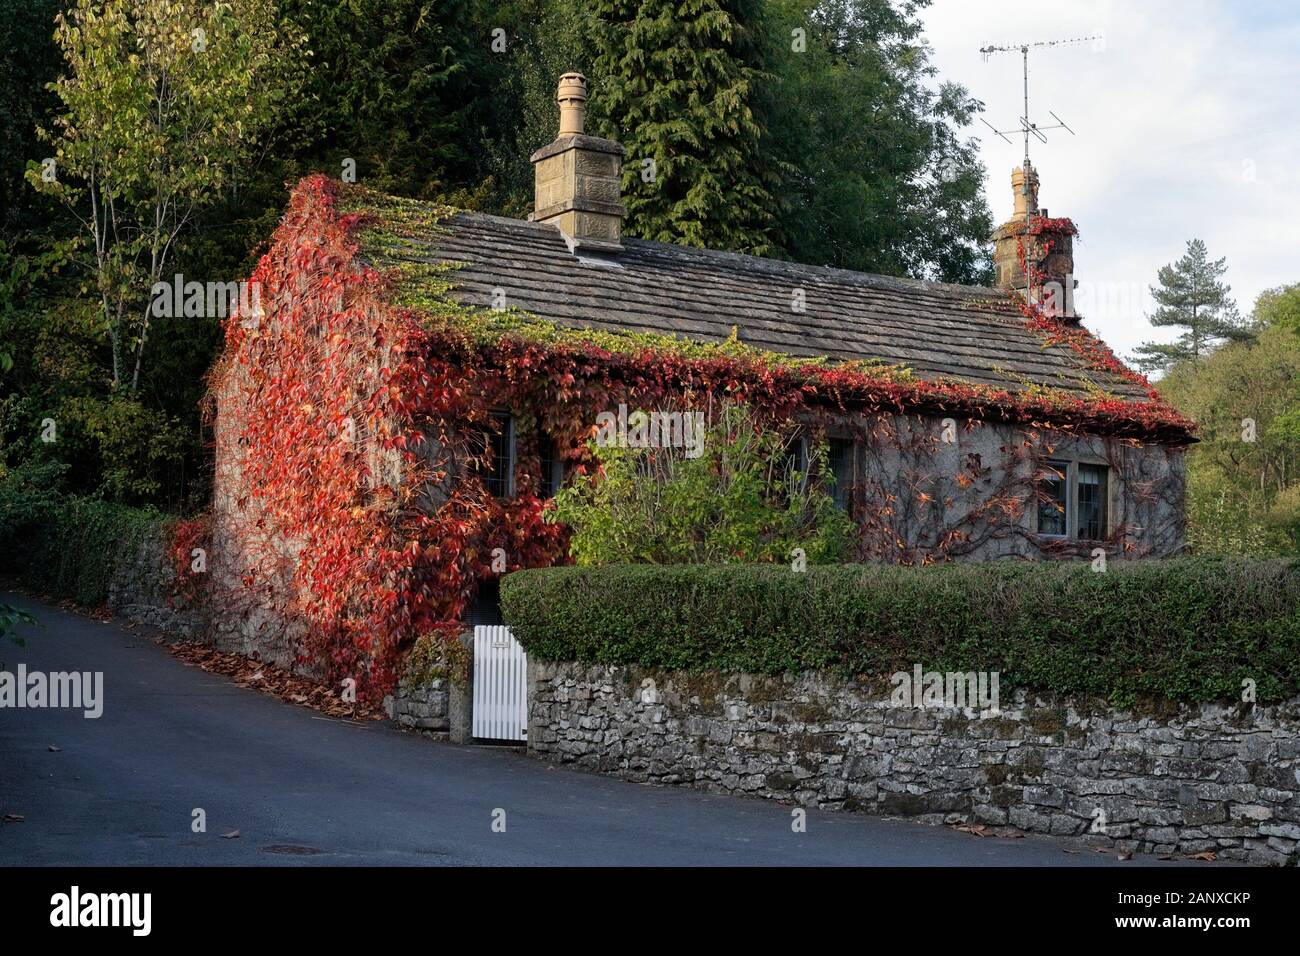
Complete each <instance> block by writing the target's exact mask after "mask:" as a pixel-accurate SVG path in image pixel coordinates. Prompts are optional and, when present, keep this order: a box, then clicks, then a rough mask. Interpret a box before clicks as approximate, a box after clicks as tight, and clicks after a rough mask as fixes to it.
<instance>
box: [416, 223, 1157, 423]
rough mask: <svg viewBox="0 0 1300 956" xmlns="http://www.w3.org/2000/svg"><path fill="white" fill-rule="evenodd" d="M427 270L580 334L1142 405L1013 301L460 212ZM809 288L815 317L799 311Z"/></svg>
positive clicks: (970, 289)
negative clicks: (577, 245)
mask: <svg viewBox="0 0 1300 956" xmlns="http://www.w3.org/2000/svg"><path fill="white" fill-rule="evenodd" d="M429 242H430V250H429V254H430V258H431V259H434V260H438V261H451V262H456V263H459V264H460V268H458V269H457V270H456V271H455V272H454V274H453V275H454V281H455V284H456V287H455V290H454V293H453V294H454V296H455V297H456V298H457V299H458V300H459V301H461V302H462V303H464V304H467V305H474V306H483V307H486V306H489V305H491V304H492V298H493V290H495V289H503V290H505V293H506V296H507V303H508V304H509V305H510V306H513V307H517V308H520V309H522V310H524V311H526V312H530V313H532V314H534V315H537V316H539V317H542V318H545V319H549V320H552V321H555V322H557V323H560V324H562V325H566V326H570V327H574V328H589V329H604V330H611V331H613V330H620V329H622V330H629V331H636V332H660V333H662V332H672V333H676V334H678V335H679V336H682V337H685V338H691V339H697V340H702V341H721V340H723V339H725V338H726V337H727V336H728V335H729V334H730V333H731V330H732V327H733V326H735V327H736V328H737V331H738V334H739V337H740V340H741V341H742V342H746V343H748V344H749V345H753V346H756V347H759V348H762V349H768V350H771V351H775V352H783V353H787V354H790V355H800V356H815V355H824V356H828V357H829V358H831V359H832V360H834V359H840V360H843V359H879V360H883V361H885V362H888V363H890V364H899V365H905V366H907V367H909V368H911V369H912V370H913V371H914V372H915V373H916V374H917V375H919V376H920V377H922V378H925V379H941V378H946V379H957V380H962V381H967V382H974V383H979V384H984V385H992V386H997V387H1003V388H1007V389H1009V390H1012V391H1021V390H1023V389H1024V388H1025V387H1027V386H1030V385H1041V386H1049V387H1053V388H1058V389H1064V390H1067V391H1070V392H1074V393H1079V394H1082V393H1085V392H1086V393H1089V394H1091V395H1094V396H1095V395H1096V394H1097V390H1098V389H1101V390H1102V391H1104V392H1106V393H1108V394H1110V395H1112V396H1114V397H1117V398H1125V399H1128V400H1132V401H1146V395H1145V393H1144V392H1143V390H1142V389H1140V388H1139V387H1137V386H1136V385H1135V384H1134V383H1132V382H1129V381H1127V380H1125V379H1122V378H1120V377H1118V376H1115V375H1112V374H1110V373H1105V372H1098V371H1093V370H1088V369H1086V368H1085V367H1084V365H1083V363H1082V362H1081V360H1080V358H1079V356H1078V355H1077V354H1076V353H1075V351H1074V350H1073V349H1071V348H1070V347H1069V346H1068V345H1053V346H1050V347H1049V346H1045V345H1044V343H1043V339H1042V337H1041V336H1039V335H1037V334H1035V333H1034V332H1032V331H1031V330H1030V329H1028V328H1027V327H1026V325H1025V322H1024V319H1023V317H1022V316H1021V314H1020V312H1019V310H1018V309H1017V308H1016V307H1015V305H1014V303H1013V302H1012V301H1011V300H1010V299H1009V298H1008V296H1007V294H1006V293H1005V292H1003V291H1001V290H998V289H992V288H985V287H980V286H962V285H949V284H944V283H938V282H920V281H916V280H911V279H897V278H890V277H886V276H878V275H870V274H866V273H860V272H850V271H847V270H844V269H832V268H827V267H821V266H810V265H801V264H797V263H791V262H782V261H778V260H773V259H762V258H758V257H755V256H746V255H737V254H734V253H726V252H713V251H709V250H703V249H693V248H689V247H685V246H675V245H669V244H667V243H662V242H649V241H645V240H640V239H624V240H623V246H624V250H623V252H622V253H621V254H620V255H618V256H616V257H612V258H603V257H602V258H600V259H597V258H596V257H594V256H592V257H587V256H582V257H579V256H575V255H574V254H573V253H571V252H570V250H569V246H568V244H567V243H566V242H565V240H564V237H563V236H562V234H561V233H560V232H559V230H557V229H555V228H554V227H553V226H550V225H547V224H544V223H531V222H525V221H522V220H518V219H507V218H503V217H500V216H489V215H484V214H481V213H459V214H457V215H456V216H454V217H452V218H450V219H448V220H447V221H445V222H443V223H441V224H440V226H439V230H438V234H437V235H436V236H431V237H430V240H429ZM796 288H802V289H803V290H804V295H805V298H806V311H805V312H802V313H799V312H794V311H793V310H792V309H791V302H792V295H793V293H794V290H795V289H796Z"/></svg>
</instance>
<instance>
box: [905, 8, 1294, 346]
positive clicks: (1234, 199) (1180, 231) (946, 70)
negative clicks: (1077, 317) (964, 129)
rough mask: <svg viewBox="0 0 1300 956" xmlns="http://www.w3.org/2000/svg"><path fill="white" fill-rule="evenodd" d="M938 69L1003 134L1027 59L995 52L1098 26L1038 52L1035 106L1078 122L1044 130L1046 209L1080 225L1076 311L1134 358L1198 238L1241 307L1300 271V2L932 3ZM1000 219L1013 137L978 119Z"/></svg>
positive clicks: (1006, 209)
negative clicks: (1222, 262) (1175, 268)
mask: <svg viewBox="0 0 1300 956" xmlns="http://www.w3.org/2000/svg"><path fill="white" fill-rule="evenodd" d="M922 20H923V22H924V23H925V27H926V34H927V37H928V41H929V43H930V46H931V48H932V51H933V62H934V65H935V66H936V67H937V68H938V70H939V78H940V79H942V80H951V81H954V82H957V83H960V84H961V85H962V86H964V87H966V89H968V90H969V91H970V93H971V94H972V95H973V96H974V97H975V98H976V99H979V100H981V101H983V103H984V104H985V106H986V110H985V113H984V114H983V115H984V118H986V119H987V120H988V121H989V122H990V123H992V124H993V125H994V126H996V127H997V128H998V129H1009V128H1013V127H1017V126H1018V125H1019V119H1018V118H1019V116H1020V115H1021V113H1022V111H1023V99H1022V97H1023V91H1022V81H1021V62H1022V61H1021V56H1020V53H1019V52H1018V51H1017V52H1014V53H1000V54H995V55H993V56H992V57H990V58H989V59H988V61H987V62H986V61H985V58H984V56H983V55H982V54H981V53H980V52H979V50H980V47H982V46H986V45H990V44H992V45H1011V44H1019V43H1022V42H1026V41H1036V40H1056V39H1062V38H1071V37H1085V36H1091V35H1093V34H1100V35H1101V37H1102V39H1101V40H1097V41H1088V42H1084V43H1077V44H1071V45H1066V46H1058V47H1051V48H1040V49H1038V50H1031V51H1030V54H1029V108H1030V116H1031V119H1033V120H1034V121H1035V122H1038V123H1040V124H1048V123H1052V122H1053V120H1052V118H1051V116H1050V114H1049V113H1048V112H1047V110H1053V111H1055V112H1056V113H1057V114H1058V115H1059V116H1060V117H1061V118H1062V119H1063V120H1065V122H1066V123H1068V124H1069V125H1070V127H1071V128H1072V129H1073V130H1074V132H1075V134H1076V135H1074V136H1071V135H1070V134H1069V133H1067V132H1065V131H1064V130H1056V131H1052V132H1049V133H1048V134H1047V136H1048V140H1049V141H1048V143H1047V144H1046V145H1043V144H1041V143H1038V142H1037V141H1031V146H1030V158H1031V159H1032V160H1033V163H1034V166H1035V167H1036V168H1037V169H1038V172H1039V176H1040V178H1041V187H1040V190H1039V204H1040V205H1041V206H1043V207H1045V208H1046V209H1047V210H1048V212H1049V213H1050V214H1051V215H1052V216H1069V217H1070V218H1071V219H1073V220H1074V221H1075V223H1076V225H1078V227H1079V230H1080V235H1079V236H1078V237H1077V238H1076V239H1075V246H1074V263H1075V270H1074V271H1075V278H1076V279H1078V280H1079V284H1080V288H1079V292H1078V293H1077V302H1076V304H1077V307H1078V311H1079V312H1080V314H1081V315H1082V316H1083V319H1084V324H1085V325H1086V326H1087V327H1088V328H1089V329H1090V330H1092V331H1093V332H1094V333H1096V334H1098V335H1100V336H1101V337H1102V338H1103V339H1105V340H1106V342H1107V343H1108V344H1109V345H1110V346H1111V347H1112V348H1113V349H1115V350H1116V351H1117V352H1118V353H1119V354H1120V355H1121V356H1127V355H1128V354H1129V353H1130V352H1131V350H1132V349H1133V348H1134V347H1135V346H1136V345H1138V344H1140V343H1141V342H1143V341H1162V342H1167V341H1171V340H1172V339H1173V338H1175V337H1176V335H1177V331H1176V330H1174V329H1168V328H1165V329H1154V328H1152V327H1151V326H1150V325H1149V324H1148V322H1147V321H1146V316H1147V315H1148V314H1150V312H1151V311H1152V310H1153V308H1154V303H1153V302H1152V301H1151V299H1150V295H1149V291H1148V287H1149V286H1150V285H1152V284H1154V283H1155V281H1156V273H1157V271H1158V270H1159V268H1160V267H1161V266H1162V265H1165V264H1168V263H1171V262H1173V261H1174V260H1176V259H1177V258H1178V257H1179V256H1181V255H1182V254H1183V252H1184V250H1185V247H1186V244H1187V241H1188V240H1189V239H1192V238H1200V239H1203V240H1204V241H1205V243H1206V244H1207V246H1208V248H1209V253H1210V256H1211V257H1212V258H1216V259H1217V258H1219V257H1226V258H1227V265H1228V273H1227V277H1226V281H1227V282H1228V283H1229V284H1230V285H1231V286H1232V293H1233V296H1234V298H1235V299H1236V300H1237V303H1238V306H1239V308H1240V310H1241V312H1242V314H1243V315H1245V314H1248V313H1249V311H1250V308H1251V306H1252V305H1253V303H1254V300H1255V297H1256V296H1257V295H1258V294H1259V293H1260V292H1262V291H1264V290H1265V289H1269V288H1272V287H1275V286H1278V285H1282V284H1290V283H1294V282H1300V0H1238V2H1232V0H1060V2H1057V3H1054V4H1048V3H1043V2H1042V0H1032V2H1029V0H934V2H933V5H932V6H931V7H930V8H929V9H927V10H925V11H924V12H923V14H922ZM970 132H972V133H974V135H976V136H977V138H978V139H979V141H980V151H981V158H982V160H983V162H984V166H985V168H986V171H987V175H986V181H985V194H986V196H987V198H988V201H989V205H990V207H991V208H992V210H993V217H994V220H995V221H996V222H998V223H1001V222H1004V221H1005V220H1006V219H1008V218H1009V217H1010V215H1011V209H1012V193H1011V169H1012V168H1013V167H1014V166H1017V165H1019V164H1020V161H1021V158H1022V156H1023V154H1024V142H1023V140H1022V139H1021V138H1020V137H1017V136H1012V137H1011V139H1012V140H1013V144H1014V145H1008V144H1007V143H1005V142H1003V141H1002V140H1001V139H999V138H998V137H997V136H995V135H994V134H993V133H992V132H991V131H990V130H989V129H988V128H987V127H986V126H984V124H983V123H980V122H979V121H978V120H977V121H976V123H975V126H974V127H972V128H971V130H970Z"/></svg>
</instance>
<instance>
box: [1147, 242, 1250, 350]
mask: <svg viewBox="0 0 1300 956" xmlns="http://www.w3.org/2000/svg"><path fill="white" fill-rule="evenodd" d="M1227 271H1228V267H1227V265H1226V264H1225V260H1224V259H1216V260H1214V261H1211V260H1210V258H1209V255H1208V254H1207V252H1206V248H1205V243H1204V242H1202V241H1201V240H1200V239H1192V240H1190V241H1189V242H1188V243H1187V252H1186V253H1185V254H1184V255H1183V257H1182V258H1181V259H1179V260H1178V261H1177V262H1175V263H1174V264H1173V265H1167V266H1163V267H1161V269H1160V272H1159V274H1158V276H1157V277H1158V279H1159V281H1160V286H1159V287H1158V288H1157V287H1155V286H1152V287H1151V295H1152V296H1153V297H1154V298H1155V300H1156V305H1157V307H1158V308H1157V309H1156V311H1155V314H1154V315H1151V316H1148V321H1150V323H1151V324H1152V325H1155V326H1176V327H1178V328H1183V329H1186V330H1187V331H1185V332H1184V333H1183V334H1182V335H1180V336H1179V337H1178V339H1177V340H1176V341H1174V342H1171V343H1168V344H1166V343H1162V342H1144V343H1143V344H1142V345H1140V346H1138V347H1137V349H1135V350H1134V356H1135V360H1136V362H1137V365H1138V367H1139V368H1141V369H1142V370H1143V371H1144V372H1152V371H1161V372H1164V371H1168V370H1169V369H1170V368H1171V367H1172V366H1174V365H1176V364H1178V363H1179V362H1186V361H1193V362H1195V361H1198V360H1200V359H1202V358H1204V357H1205V356H1206V355H1207V354H1208V353H1209V352H1211V351H1212V350H1213V349H1214V347H1215V346H1216V345H1218V344H1219V343H1221V342H1222V341H1223V340H1225V339H1226V340H1230V341H1244V340H1246V339H1249V338H1251V337H1252V336H1253V332H1252V331H1251V329H1250V327H1249V326H1247V325H1246V324H1245V323H1243V322H1242V320H1241V316H1240V315H1239V314H1238V312H1237V306H1236V303H1235V302H1233V300H1232V298H1231V296H1230V294H1229V293H1231V291H1232V287H1231V286H1229V285H1227V284H1226V283H1224V282H1222V281H1221V280H1222V278H1223V276H1224V274H1225V273H1226V272H1227Z"/></svg>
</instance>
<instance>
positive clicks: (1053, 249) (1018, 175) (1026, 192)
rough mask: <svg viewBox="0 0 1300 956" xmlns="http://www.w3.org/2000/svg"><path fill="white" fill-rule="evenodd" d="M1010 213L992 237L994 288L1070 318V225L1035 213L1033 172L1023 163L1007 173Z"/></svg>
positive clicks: (1035, 175)
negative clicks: (1012, 203) (1011, 203)
mask: <svg viewBox="0 0 1300 956" xmlns="http://www.w3.org/2000/svg"><path fill="white" fill-rule="evenodd" d="M1011 187H1012V191H1013V192H1014V193H1015V203H1016V205H1015V214H1014V215H1013V216H1012V217H1011V219H1010V220H1008V221H1007V222H1005V223H1003V224H1002V225H1001V226H999V227H998V229H997V231H996V232H994V233H993V266H994V269H995V271H996V273H997V284H998V286H1000V287H1001V288H1004V289H1015V290H1017V291H1019V292H1021V293H1025V292H1026V291H1027V292H1028V297H1029V300H1030V301H1031V302H1036V303H1039V304H1041V305H1042V306H1043V308H1044V310H1045V311H1046V312H1047V313H1048V314H1049V315H1055V316H1057V317H1060V318H1067V319H1073V318H1076V316H1075V315H1074V306H1073V302H1074V286H1075V284H1076V283H1075V279H1074V235H1075V228H1074V223H1072V222H1070V221H1069V220H1068V219H1059V220H1058V219H1049V218H1048V217H1047V210H1046V209H1039V208H1038V170H1036V169H1034V167H1033V166H1032V165H1030V164H1029V163H1028V162H1026V163H1025V165H1024V167H1023V168H1020V167H1017V168H1016V169H1015V170H1014V171H1013V172H1012V173H1011Z"/></svg>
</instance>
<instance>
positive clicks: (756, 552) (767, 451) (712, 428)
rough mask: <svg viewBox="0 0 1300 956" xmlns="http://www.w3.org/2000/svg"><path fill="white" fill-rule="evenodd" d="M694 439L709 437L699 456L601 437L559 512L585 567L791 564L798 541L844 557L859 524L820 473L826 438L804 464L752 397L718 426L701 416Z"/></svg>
mask: <svg viewBox="0 0 1300 956" xmlns="http://www.w3.org/2000/svg"><path fill="white" fill-rule="evenodd" d="M686 414H687V415H688V416H689V415H690V414H691V413H690V412H687V413H686ZM647 415H648V413H647V412H645V411H644V410H633V412H632V415H630V416H629V428H630V429H635V428H636V427H637V426H636V423H635V421H633V419H637V418H640V419H641V425H640V427H641V428H645V427H646V423H647V422H648V421H650V419H648V418H647V417H646V416H647ZM611 417H612V413H611ZM650 433H651V434H654V430H653V429H651V432H650ZM660 434H661V435H662V433H660ZM683 434H685V433H684V432H682V431H680V430H679V432H678V436H679V437H681V436H682V435H683ZM610 437H611V438H612V434H611V436H610ZM689 440H690V441H695V442H698V445H697V446H696V447H695V448H694V449H693V451H694V452H695V457H691V455H690V454H688V453H687V450H686V449H684V448H671V447H650V448H646V447H622V446H620V445H617V444H613V443H607V444H601V443H599V442H597V441H594V440H593V441H592V442H590V443H589V446H588V447H589V450H590V452H591V455H592V457H593V458H594V459H595V462H596V465H597V467H596V468H595V469H594V470H593V472H592V473H591V474H590V475H588V476H586V477H579V478H576V479H574V480H573V481H572V483H571V484H570V485H569V487H567V488H565V489H564V490H562V491H561V492H560V493H559V494H558V495H557V496H556V499H555V508H554V509H553V510H551V511H549V512H548V513H547V520H548V521H553V522H558V523H560V524H563V525H565V526H566V527H568V529H569V531H570V533H571V537H570V542H569V549H570V553H571V554H572V556H573V559H574V562H575V563H576V564H580V565H601V564H620V563H624V562H644V563H650V564H707V563H711V562H726V563H740V564H755V563H766V562H778V563H785V562H788V561H790V560H791V559H792V557H794V555H795V553H796V552H795V549H799V550H800V551H802V552H803V556H804V560H805V561H806V563H808V564H830V563H833V562H835V561H841V560H843V559H844V557H845V555H846V553H847V552H848V551H849V550H850V548H851V545H852V541H853V525H852V522H851V521H850V520H849V517H848V515H847V514H846V513H845V512H844V511H842V510H840V509H838V508H837V507H836V506H835V502H834V500H833V499H832V498H831V495H830V494H829V492H828V490H827V488H826V487H824V486H823V484H822V483H821V482H819V481H817V480H815V479H814V478H813V475H815V474H818V473H824V472H825V471H826V458H827V454H826V442H825V441H821V442H815V441H810V442H809V446H810V447H809V449H808V459H809V460H808V461H807V462H801V461H800V460H799V458H800V456H799V455H798V454H797V453H796V452H795V451H794V449H793V448H792V447H791V446H790V445H788V444H787V440H786V439H785V438H783V437H782V436H781V435H780V434H778V433H777V432H776V431H775V430H773V429H770V428H764V427H761V426H760V424H759V422H758V421H757V420H756V419H755V418H754V416H753V415H752V414H751V413H750V412H749V411H748V410H747V409H746V408H745V407H744V406H741V405H728V406H724V407H723V408H722V409H721V410H719V411H717V412H715V416H714V420H713V421H712V422H710V423H709V424H708V426H707V428H706V427H704V425H703V419H702V418H701V423H700V426H699V427H698V430H697V429H694V428H693V429H691V430H690V433H689Z"/></svg>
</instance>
